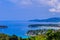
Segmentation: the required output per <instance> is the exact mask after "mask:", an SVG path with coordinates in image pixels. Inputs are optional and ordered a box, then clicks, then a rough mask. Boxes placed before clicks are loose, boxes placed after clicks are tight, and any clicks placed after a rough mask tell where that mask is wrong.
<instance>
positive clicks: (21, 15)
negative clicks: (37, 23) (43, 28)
mask: <svg viewBox="0 0 60 40" xmlns="http://www.w3.org/2000/svg"><path fill="white" fill-rule="evenodd" d="M50 17H60V2H59V0H0V20H30V19H45V18H50Z"/></svg>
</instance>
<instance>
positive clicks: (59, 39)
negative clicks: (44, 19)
mask: <svg viewBox="0 0 60 40" xmlns="http://www.w3.org/2000/svg"><path fill="white" fill-rule="evenodd" d="M0 40H60V31H59V30H56V31H54V30H48V31H47V32H46V34H40V35H36V36H30V37H29V38H21V37H18V36H16V35H12V36H10V35H7V34H3V33H0Z"/></svg>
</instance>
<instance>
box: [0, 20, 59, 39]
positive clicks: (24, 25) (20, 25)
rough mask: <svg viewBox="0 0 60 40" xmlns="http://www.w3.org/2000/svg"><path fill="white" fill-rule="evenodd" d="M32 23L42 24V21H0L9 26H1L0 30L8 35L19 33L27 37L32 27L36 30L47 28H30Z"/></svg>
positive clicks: (20, 35) (0, 23)
mask: <svg viewBox="0 0 60 40" xmlns="http://www.w3.org/2000/svg"><path fill="white" fill-rule="evenodd" d="M30 24H41V23H40V22H29V21H0V25H5V26H8V28H5V29H4V28H3V29H1V28H0V32H1V33H4V34H8V35H17V36H19V37H22V38H27V37H28V36H27V35H26V33H27V31H28V30H31V29H32V30H36V29H44V28H45V27H39V28H29V27H28V25H30ZM48 28H49V27H48ZM48 28H45V29H48ZM50 29H51V28H50ZM55 29H56V28H55ZM57 29H58V28H57Z"/></svg>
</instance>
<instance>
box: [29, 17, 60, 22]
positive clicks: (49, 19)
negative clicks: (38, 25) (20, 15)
mask: <svg viewBox="0 0 60 40" xmlns="http://www.w3.org/2000/svg"><path fill="white" fill-rule="evenodd" d="M29 22H60V17H53V18H48V19H33V20H29Z"/></svg>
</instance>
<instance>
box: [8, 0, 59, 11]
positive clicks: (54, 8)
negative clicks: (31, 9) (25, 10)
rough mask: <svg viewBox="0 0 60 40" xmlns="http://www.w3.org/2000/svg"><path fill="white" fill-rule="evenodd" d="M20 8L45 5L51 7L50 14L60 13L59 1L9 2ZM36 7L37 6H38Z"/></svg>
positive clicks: (26, 0) (21, 0)
mask: <svg viewBox="0 0 60 40" xmlns="http://www.w3.org/2000/svg"><path fill="white" fill-rule="evenodd" d="M9 1H10V2H13V3H15V4H17V5H20V6H31V5H36V4H37V5H41V6H42V5H44V6H47V7H50V9H49V11H50V12H60V1H59V0H9ZM37 5H36V6H37Z"/></svg>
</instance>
